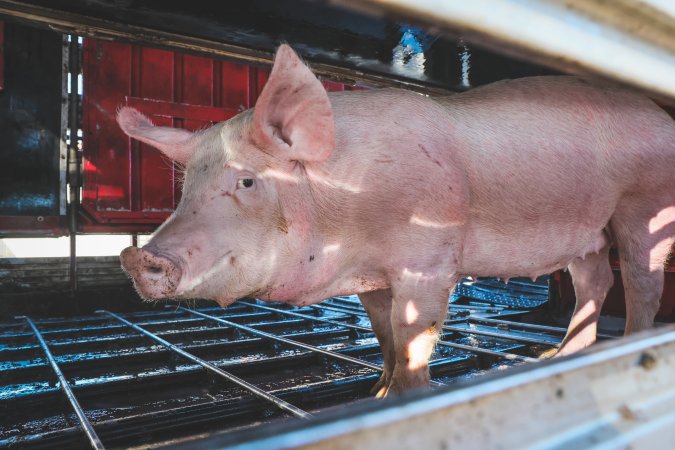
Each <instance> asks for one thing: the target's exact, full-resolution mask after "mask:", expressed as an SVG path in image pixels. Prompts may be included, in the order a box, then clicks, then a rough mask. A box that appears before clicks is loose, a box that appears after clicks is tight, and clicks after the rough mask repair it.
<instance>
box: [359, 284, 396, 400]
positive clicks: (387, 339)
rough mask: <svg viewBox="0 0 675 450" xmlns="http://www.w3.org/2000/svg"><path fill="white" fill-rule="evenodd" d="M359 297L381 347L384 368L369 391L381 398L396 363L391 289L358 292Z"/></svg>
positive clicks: (385, 391) (385, 392)
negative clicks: (392, 327)
mask: <svg viewBox="0 0 675 450" xmlns="http://www.w3.org/2000/svg"><path fill="white" fill-rule="evenodd" d="M359 299H360V300H361V303H362V304H363V307H364V308H365V309H366V312H367V313H368V317H369V318H370V325H371V327H372V328H373V331H374V332H375V336H376V337H377V341H378V342H379V343H380V348H381V349H382V357H383V359H384V368H383V369H384V370H383V371H382V376H381V377H380V379H379V381H378V382H377V383H376V384H375V386H373V388H372V389H371V391H370V392H371V394H375V396H376V397H377V398H381V397H384V396H385V395H386V394H387V388H388V386H389V380H390V379H391V374H392V372H393V370H394V365H395V363H396V357H395V354H394V335H393V332H392V329H391V289H383V290H379V291H373V292H366V293H363V294H359Z"/></svg>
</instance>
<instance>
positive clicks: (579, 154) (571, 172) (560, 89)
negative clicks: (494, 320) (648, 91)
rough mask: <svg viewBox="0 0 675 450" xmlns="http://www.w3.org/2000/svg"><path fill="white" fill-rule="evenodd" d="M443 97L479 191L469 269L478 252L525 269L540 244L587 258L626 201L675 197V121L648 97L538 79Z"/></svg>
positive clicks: (472, 185)
mask: <svg viewBox="0 0 675 450" xmlns="http://www.w3.org/2000/svg"><path fill="white" fill-rule="evenodd" d="M438 101H439V102H440V103H441V104H443V105H444V106H445V107H446V108H447V110H448V112H449V114H450V116H451V123H452V127H453V129H452V133H453V139H454V145H453V147H455V148H454V149H453V150H454V151H456V152H458V154H459V155H460V158H461V159H462V160H463V163H464V166H465V169H466V172H467V181H468V184H469V190H470V192H471V200H470V206H469V208H470V224H469V229H468V231H467V237H466V239H467V242H466V246H465V248H466V250H467V253H468V255H465V256H466V258H465V259H466V261H467V264H468V265H469V266H471V267H469V270H472V269H476V267H473V266H474V265H473V264H472V262H471V260H472V259H473V258H472V256H471V254H470V253H472V252H473V253H475V255H476V261H478V260H479V259H480V258H482V257H484V256H485V255H481V253H484V252H485V247H486V246H490V247H491V251H493V252H494V254H497V255H500V257H501V258H504V259H506V260H508V261H505V265H509V264H516V263H517V262H518V263H523V261H522V258H524V257H526V256H525V255H524V254H523V253H522V251H523V250H524V249H527V248H533V247H539V248H543V249H545V250H546V251H547V252H549V253H550V254H551V255H553V256H555V257H556V258H558V257H560V258H558V259H564V258H567V257H574V256H579V255H577V253H584V252H585V251H586V250H585V248H586V247H589V246H590V247H592V246H593V245H595V244H594V239H596V237H597V236H596V235H597V233H598V230H602V228H603V227H605V226H606V225H607V222H608V221H609V219H610V217H611V215H612V213H613V211H614V209H615V208H616V205H617V203H618V202H619V200H620V199H621V197H622V196H623V195H626V194H631V193H638V194H641V193H642V194H644V195H648V194H647V191H648V190H653V189H669V190H673V191H675V177H672V173H673V171H674V170H675V123H674V122H673V120H672V119H671V118H670V117H669V116H668V115H667V114H666V113H665V112H664V111H662V110H661V109H660V108H658V107H657V106H656V105H655V104H654V103H653V102H652V101H650V100H649V99H647V98H646V97H643V96H641V95H638V94H635V93H632V92H629V91H626V90H623V89H619V88H616V87H612V86H610V87H604V86H597V85H594V84H591V83H589V82H586V81H584V80H581V79H578V78H575V77H534V78H526V79H519V80H509V81H504V82H499V83H494V84H492V85H488V86H485V87H482V88H477V89H474V90H472V91H469V92H467V93H463V94H460V95H454V96H451V97H448V98H447V99H439V100H438ZM642 191H644V192H642ZM576 246H579V248H575V247H576ZM557 247H559V248H557ZM521 249H522V250H521ZM566 249H568V250H569V251H568V250H566ZM566 251H568V253H569V254H565V252H566ZM542 258H543V257H542ZM535 259H537V258H535ZM543 259H546V258H543ZM543 259H542V261H541V263H542V264H543V263H544V262H543ZM554 263H555V261H550V264H554ZM516 265H517V264H516ZM535 265H540V264H535ZM549 269H550V267H549ZM479 272H480V271H477V272H476V273H479ZM540 273H544V272H543V271H542V272H540ZM493 275H494V273H493ZM504 275H510V274H508V273H504Z"/></svg>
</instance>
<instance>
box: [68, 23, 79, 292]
mask: <svg viewBox="0 0 675 450" xmlns="http://www.w3.org/2000/svg"><path fill="white" fill-rule="evenodd" d="M68 70H69V73H70V95H69V96H68V129H69V130H70V140H69V145H68V183H69V185H70V198H69V199H68V206H69V209H68V232H69V234H70V270H69V277H70V290H71V292H72V293H73V294H74V293H75V292H76V291H77V228H78V227H77V215H78V206H79V202H80V152H79V149H78V141H79V139H78V136H77V130H78V129H79V123H78V122H79V121H78V117H79V109H80V108H79V106H80V97H79V92H78V79H79V74H80V71H81V67H80V45H79V43H78V39H77V36H75V35H71V36H70V44H69V45H68Z"/></svg>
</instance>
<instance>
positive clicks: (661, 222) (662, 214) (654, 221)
mask: <svg viewBox="0 0 675 450" xmlns="http://www.w3.org/2000/svg"><path fill="white" fill-rule="evenodd" d="M672 223H675V206H669V207H667V208H663V209H662V210H661V211H659V212H658V213H656V215H655V216H654V217H652V218H651V219H649V232H650V233H651V234H654V233H658V232H659V231H661V230H662V229H664V228H665V227H667V226H668V225H670V224H672Z"/></svg>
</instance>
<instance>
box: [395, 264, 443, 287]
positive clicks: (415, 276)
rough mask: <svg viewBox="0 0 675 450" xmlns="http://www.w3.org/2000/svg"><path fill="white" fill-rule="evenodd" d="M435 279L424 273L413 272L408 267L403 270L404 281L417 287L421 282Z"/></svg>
mask: <svg viewBox="0 0 675 450" xmlns="http://www.w3.org/2000/svg"><path fill="white" fill-rule="evenodd" d="M434 278H436V277H435V276H433V275H425V274H424V272H411V271H410V270H408V268H407V267H406V268H405V269H403V273H402V279H403V280H404V281H406V282H410V283H412V284H414V285H417V284H419V283H421V282H427V281H431V280H433V279H434Z"/></svg>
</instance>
